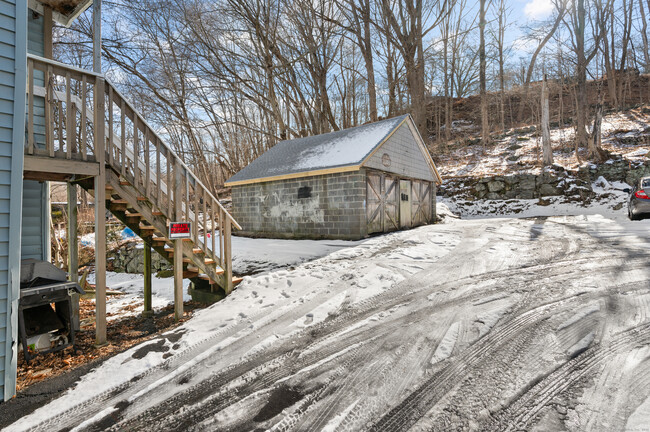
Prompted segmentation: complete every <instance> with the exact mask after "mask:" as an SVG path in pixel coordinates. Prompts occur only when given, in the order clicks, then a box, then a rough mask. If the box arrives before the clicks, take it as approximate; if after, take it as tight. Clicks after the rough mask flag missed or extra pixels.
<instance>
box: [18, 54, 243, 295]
mask: <svg viewBox="0 0 650 432" xmlns="http://www.w3.org/2000/svg"><path fill="white" fill-rule="evenodd" d="M35 96H36V97H42V98H43V99H44V100H45V101H46V103H45V108H44V119H43V124H44V128H43V129H44V131H43V132H44V133H43V134H42V135H44V136H40V135H39V133H40V131H39V130H38V128H35V127H34V125H35V124H38V123H39V118H38V112H39V110H38V108H37V109H36V110H35V109H34V107H35V105H34V103H35V102H34V100H35ZM35 112H36V113H37V114H34V113H35ZM27 130H28V134H27V147H26V149H25V153H26V156H30V157H31V156H41V157H39V158H34V159H38V160H44V161H46V162H47V161H57V160H58V161H59V162H58V163H59V164H60V165H61V166H63V167H68V166H69V167H75V169H78V171H79V172H86V171H84V170H85V169H86V168H82V167H80V166H81V165H82V164H87V165H88V167H90V168H92V169H95V167H96V166H97V165H100V166H101V167H103V168H104V169H102V168H101V167H100V168H99V169H98V172H99V173H101V174H100V176H102V177H104V178H105V181H104V183H105V188H106V189H105V191H103V192H105V193H99V194H96V193H95V192H96V191H95V190H94V188H95V184H97V183H96V182H95V180H94V179H96V178H99V177H98V176H79V174H77V175H76V176H73V177H72V178H71V179H70V181H74V182H76V183H77V184H79V185H80V186H81V187H83V188H84V189H85V190H87V191H89V192H90V193H91V194H92V195H93V196H98V197H105V200H106V209H108V210H110V212H111V213H112V214H113V215H115V216H116V217H117V219H119V220H120V221H121V222H122V223H124V225H126V226H128V227H129V228H131V229H132V230H133V232H134V233H135V234H136V235H138V236H139V237H141V238H142V239H143V240H144V241H145V242H146V243H147V244H149V245H150V246H151V247H152V248H153V249H154V250H155V251H156V252H158V253H159V254H160V255H162V256H163V257H164V258H166V259H167V260H169V261H170V262H172V263H173V262H174V258H175V257H174V254H175V253H174V249H173V248H174V246H175V245H174V240H170V239H168V238H167V233H168V227H169V223H170V222H172V221H176V222H180V221H183V222H191V224H192V230H191V231H192V232H191V238H189V239H185V240H184V241H182V242H181V244H182V246H180V251H181V253H182V261H179V262H181V263H182V266H183V277H184V278H189V279H192V280H194V281H195V282H198V281H201V280H203V281H209V282H210V284H211V287H212V289H213V290H217V289H218V288H219V287H220V288H222V289H223V290H224V291H225V294H226V295H227V294H230V292H231V291H232V289H233V286H234V285H236V284H237V283H238V282H239V281H241V278H237V277H234V276H233V273H232V254H231V232H232V229H233V228H234V229H241V227H240V226H239V224H238V223H237V222H236V221H235V220H234V219H233V218H232V216H231V215H230V214H229V213H228V212H227V211H226V210H225V208H224V207H223V206H222V205H221V204H220V203H219V201H218V200H217V198H216V197H215V196H214V195H213V194H212V193H211V192H210V191H209V190H208V189H207V188H206V186H205V185H203V183H201V181H200V180H199V179H198V177H197V176H196V175H195V174H194V173H193V172H192V171H191V170H190V169H189V168H188V167H187V165H185V163H183V161H182V160H181V159H180V158H179V157H178V156H177V155H176V154H175V153H174V152H173V151H172V150H171V149H170V147H168V146H167V145H166V144H165V143H164V140H163V139H162V138H161V137H160V136H159V135H158V134H157V133H156V131H155V130H154V129H153V128H152V127H150V126H149V124H148V123H147V122H146V121H145V119H144V118H143V117H142V116H141V115H140V113H139V112H138V111H137V110H136V109H135V108H134V107H133V106H132V105H131V104H130V103H129V102H128V101H127V100H126V99H125V98H124V97H123V96H122V95H121V94H120V93H119V91H118V90H117V89H116V88H115V87H114V86H113V85H111V84H110V82H108V81H106V80H105V79H104V77H103V76H101V75H98V74H94V73H92V72H90V71H85V70H81V69H77V68H73V67H70V66H67V65H64V64H61V63H58V62H54V61H52V60H47V59H43V58H40V57H36V56H31V55H30V56H28V128H27ZM50 163H52V162H50ZM63 163H65V164H63ZM90 168H88V169H90ZM63 169H65V168H63ZM176 247H178V245H176Z"/></svg>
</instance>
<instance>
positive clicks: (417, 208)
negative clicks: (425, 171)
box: [411, 180, 432, 226]
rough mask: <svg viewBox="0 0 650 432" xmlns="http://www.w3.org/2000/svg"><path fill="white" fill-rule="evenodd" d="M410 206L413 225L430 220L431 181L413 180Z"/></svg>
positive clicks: (422, 223)
mask: <svg viewBox="0 0 650 432" xmlns="http://www.w3.org/2000/svg"><path fill="white" fill-rule="evenodd" d="M411 206H412V207H411V213H412V215H413V216H412V218H413V226H418V225H424V224H428V223H429V222H431V214H432V213H431V182H426V181H420V180H413V182H412V192H411Z"/></svg>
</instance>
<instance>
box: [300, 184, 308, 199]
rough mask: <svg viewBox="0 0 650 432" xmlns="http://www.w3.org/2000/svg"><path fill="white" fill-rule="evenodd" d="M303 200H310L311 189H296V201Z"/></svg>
mask: <svg viewBox="0 0 650 432" xmlns="http://www.w3.org/2000/svg"><path fill="white" fill-rule="evenodd" d="M303 198H311V188H310V187H309V186H303V187H300V188H298V199H303Z"/></svg>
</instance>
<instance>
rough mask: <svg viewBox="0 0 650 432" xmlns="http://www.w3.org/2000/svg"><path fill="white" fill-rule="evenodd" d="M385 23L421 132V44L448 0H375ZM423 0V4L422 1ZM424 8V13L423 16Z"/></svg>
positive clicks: (423, 121)
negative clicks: (402, 63) (398, 58)
mask: <svg viewBox="0 0 650 432" xmlns="http://www.w3.org/2000/svg"><path fill="white" fill-rule="evenodd" d="M378 1H380V2H381V3H380V6H381V11H382V15H383V17H384V19H385V20H386V23H387V24H388V25H387V26H385V27H381V30H382V33H383V34H384V36H385V37H386V38H387V39H389V40H390V41H391V43H392V45H394V46H395V47H396V48H397V50H399V52H400V54H401V56H402V59H403V61H404V68H405V70H406V85H407V87H408V91H409V96H410V99H411V111H412V113H413V119H414V121H415V124H416V126H417V128H418V130H419V131H420V133H421V134H422V136H424V137H426V136H428V131H427V130H426V106H425V100H424V96H425V81H424V77H425V73H424V64H425V58H424V45H423V40H424V38H425V37H426V35H427V34H429V32H430V31H431V30H433V29H434V28H436V27H437V26H438V24H439V23H440V20H441V19H442V18H443V17H444V14H445V13H446V11H447V8H446V7H445V6H446V4H447V2H449V1H451V0H444V1H443V2H442V3H441V2H440V1H439V0H436V1H433V0H431V1H428V2H425V0H404V1H393V0H378ZM425 3H426V4H425ZM423 10H426V11H427V13H426V14H425V15H424V16H423Z"/></svg>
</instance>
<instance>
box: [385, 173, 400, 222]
mask: <svg viewBox="0 0 650 432" xmlns="http://www.w3.org/2000/svg"><path fill="white" fill-rule="evenodd" d="M384 203H385V206H384V232H387V231H395V230H398V229H399V180H398V179H396V178H395V177H389V176H384Z"/></svg>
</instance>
